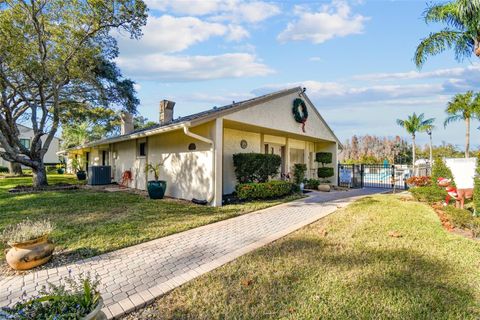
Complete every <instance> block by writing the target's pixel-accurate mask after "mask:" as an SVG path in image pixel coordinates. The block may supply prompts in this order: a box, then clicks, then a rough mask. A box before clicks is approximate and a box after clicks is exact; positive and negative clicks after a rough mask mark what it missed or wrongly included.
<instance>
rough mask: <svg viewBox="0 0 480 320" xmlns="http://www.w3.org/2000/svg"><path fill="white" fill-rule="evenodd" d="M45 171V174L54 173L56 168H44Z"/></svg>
mask: <svg viewBox="0 0 480 320" xmlns="http://www.w3.org/2000/svg"><path fill="white" fill-rule="evenodd" d="M45 170H46V171H47V173H56V172H57V166H47V167H46V168H45Z"/></svg>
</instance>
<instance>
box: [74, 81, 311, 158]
mask: <svg viewBox="0 0 480 320" xmlns="http://www.w3.org/2000/svg"><path fill="white" fill-rule="evenodd" d="M301 90H302V88H301V87H294V88H289V89H284V90H280V91H276V92H272V93H268V94H265V95H262V96H258V97H255V98H251V99H247V100H243V101H239V102H235V101H234V102H232V103H231V104H228V105H225V106H222V107H213V108H212V109H209V110H205V111H201V112H198V113H194V114H191V115H188V116H184V117H179V118H177V119H174V120H173V121H171V122H169V123H166V124H156V125H154V126H151V127H148V128H143V129H138V130H134V131H132V132H130V133H127V134H124V135H117V136H114V137H109V138H105V139H100V140H96V141H92V142H89V143H86V144H85V145H83V146H78V147H74V148H71V149H68V150H74V149H81V148H83V147H91V146H95V145H100V144H108V143H110V142H112V141H118V140H127V139H128V137H129V136H133V135H138V134H148V132H150V131H154V130H157V129H160V128H163V127H165V128H167V127H170V126H175V125H178V124H182V123H186V122H190V121H194V120H202V119H204V118H208V117H214V116H215V115H217V114H218V115H219V114H221V113H223V112H228V111H229V110H232V109H234V110H237V109H242V108H243V107H247V106H250V105H254V104H256V103H257V102H259V101H263V100H267V99H271V98H273V97H277V96H283V95H286V94H290V93H292V92H295V91H301Z"/></svg>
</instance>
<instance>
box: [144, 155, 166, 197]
mask: <svg viewBox="0 0 480 320" xmlns="http://www.w3.org/2000/svg"><path fill="white" fill-rule="evenodd" d="M162 166H163V163H157V164H155V165H153V164H151V163H149V164H147V165H146V166H145V172H147V174H148V173H149V172H151V173H153V176H154V177H155V180H149V181H148V182H147V191H148V196H149V197H150V199H163V196H164V195H165V190H166V189H167V181H165V180H158V178H159V176H160V168H161V167H162Z"/></svg>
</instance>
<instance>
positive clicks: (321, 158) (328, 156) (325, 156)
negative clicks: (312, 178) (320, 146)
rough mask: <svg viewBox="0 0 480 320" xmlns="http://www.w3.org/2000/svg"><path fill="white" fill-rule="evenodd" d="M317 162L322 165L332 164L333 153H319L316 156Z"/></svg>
mask: <svg viewBox="0 0 480 320" xmlns="http://www.w3.org/2000/svg"><path fill="white" fill-rule="evenodd" d="M315 161H316V162H320V163H322V164H328V163H332V153H331V152H317V153H316V154H315Z"/></svg>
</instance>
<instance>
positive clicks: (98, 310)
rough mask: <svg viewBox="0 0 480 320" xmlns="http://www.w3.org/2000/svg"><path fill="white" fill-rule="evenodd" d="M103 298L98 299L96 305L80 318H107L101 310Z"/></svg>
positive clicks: (83, 319) (92, 319) (96, 319)
mask: <svg viewBox="0 0 480 320" xmlns="http://www.w3.org/2000/svg"><path fill="white" fill-rule="evenodd" d="M102 307H103V299H102V298H100V300H98V303H97V306H96V307H95V309H93V310H92V311H91V312H90V313H89V314H87V315H86V316H85V317H82V318H80V319H81V320H103V319H107V317H106V316H105V313H103V312H102Z"/></svg>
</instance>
